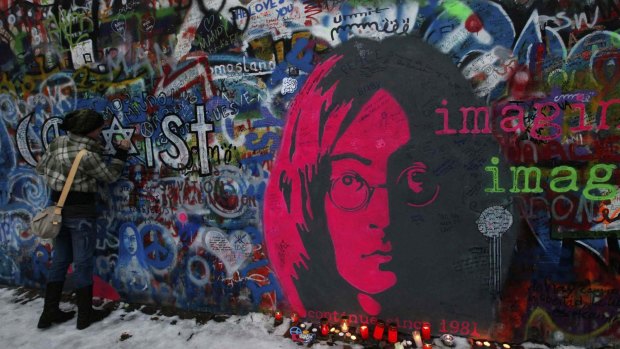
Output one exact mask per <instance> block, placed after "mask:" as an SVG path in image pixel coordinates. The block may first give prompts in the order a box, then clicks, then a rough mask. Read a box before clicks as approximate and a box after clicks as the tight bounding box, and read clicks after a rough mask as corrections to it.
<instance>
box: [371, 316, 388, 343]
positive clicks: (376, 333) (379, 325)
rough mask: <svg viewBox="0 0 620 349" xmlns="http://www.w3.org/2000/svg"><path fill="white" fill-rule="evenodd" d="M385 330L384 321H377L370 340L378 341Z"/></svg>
mask: <svg viewBox="0 0 620 349" xmlns="http://www.w3.org/2000/svg"><path fill="white" fill-rule="evenodd" d="M384 330H385V321H383V320H379V321H377V324H376V325H375V330H374V332H373V333H372V338H374V339H376V340H378V341H380V340H381V339H382V338H383V331H384Z"/></svg>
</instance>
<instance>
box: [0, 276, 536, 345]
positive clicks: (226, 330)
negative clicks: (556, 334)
mask: <svg viewBox="0 0 620 349" xmlns="http://www.w3.org/2000/svg"><path fill="white" fill-rule="evenodd" d="M28 293H29V295H28ZM32 294H33V292H24V290H23V289H22V290H20V289H9V288H0V348H26V349H54V348H85V349H96V348H102V349H103V348H106V349H109V348H114V349H116V348H121V349H122V348H128V349H129V348H132V349H133V348H137V349H139V348H147V349H159V348H162V349H164V348H165V349H176V348H201V349H210V348H218V349H219V348H223V349H229V348H248V349H275V348H283V349H287V348H296V349H298V348H301V347H302V346H300V345H298V344H297V343H295V342H293V341H292V340H291V339H290V338H285V337H284V336H283V334H284V332H286V330H287V329H288V327H287V326H284V325H281V326H278V327H275V328H274V324H273V318H272V317H270V316H269V315H265V314H261V313H250V314H248V315H245V316H230V317H223V318H222V319H221V320H220V321H214V320H210V321H207V322H204V323H202V322H201V321H197V320H196V319H181V318H179V316H164V315H161V314H158V313H155V314H146V313H144V312H142V311H140V310H138V309H133V310H130V309H132V308H133V307H129V306H128V305H127V304H124V303H119V307H118V309H116V310H114V311H113V312H112V314H111V315H110V316H108V317H107V318H106V319H104V320H103V321H102V322H98V323H94V324H92V325H91V326H90V327H88V328H87V329H84V330H82V331H78V330H76V329H75V319H73V320H70V321H68V322H66V323H63V324H56V325H54V326H52V327H51V328H48V329H46V330H39V329H37V328H36V326H37V321H38V319H39V315H40V312H41V310H42V309H43V299H42V298H41V297H32ZM61 309H63V310H77V309H76V306H75V305H74V304H72V303H69V302H62V303H61ZM456 343H457V346H456V348H455V349H465V348H469V347H470V346H469V344H468V342H467V340H466V339H465V338H456ZM303 347H306V345H304V346H303ZM525 347H526V348H528V349H533V348H547V347H545V346H539V345H531V346H525ZM312 348H317V349H325V348H332V349H337V348H351V349H361V348H362V346H361V345H350V344H348V345H345V344H342V343H337V344H336V345H333V346H329V345H327V343H326V342H325V341H323V342H315V343H314V344H313V345H312ZM434 348H436V349H440V348H441V347H440V346H435V347H434Z"/></svg>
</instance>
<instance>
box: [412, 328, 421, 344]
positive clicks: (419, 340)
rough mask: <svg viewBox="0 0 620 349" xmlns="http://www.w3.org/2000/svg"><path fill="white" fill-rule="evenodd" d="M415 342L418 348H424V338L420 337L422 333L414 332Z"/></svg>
mask: <svg viewBox="0 0 620 349" xmlns="http://www.w3.org/2000/svg"><path fill="white" fill-rule="evenodd" d="M413 341H414V342H415V346H416V348H422V336H420V331H413Z"/></svg>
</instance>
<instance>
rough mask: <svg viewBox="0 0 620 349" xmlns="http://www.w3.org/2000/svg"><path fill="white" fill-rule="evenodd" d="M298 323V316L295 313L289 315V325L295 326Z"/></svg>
mask: <svg viewBox="0 0 620 349" xmlns="http://www.w3.org/2000/svg"><path fill="white" fill-rule="evenodd" d="M298 322H299V314H297V313H296V312H292V313H291V324H292V325H296V324H297V323H298Z"/></svg>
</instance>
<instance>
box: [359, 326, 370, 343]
mask: <svg viewBox="0 0 620 349" xmlns="http://www.w3.org/2000/svg"><path fill="white" fill-rule="evenodd" d="M360 336H361V337H362V339H363V340H366V339H368V326H366V325H362V326H360Z"/></svg>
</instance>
